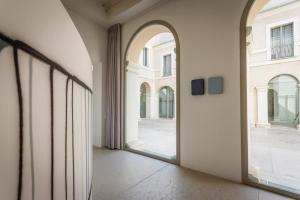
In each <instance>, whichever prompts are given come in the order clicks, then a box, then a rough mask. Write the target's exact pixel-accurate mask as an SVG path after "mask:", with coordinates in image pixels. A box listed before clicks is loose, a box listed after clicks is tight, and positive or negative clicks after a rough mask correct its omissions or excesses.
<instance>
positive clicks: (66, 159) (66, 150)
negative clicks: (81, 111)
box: [65, 77, 70, 200]
mask: <svg viewBox="0 0 300 200" xmlns="http://www.w3.org/2000/svg"><path fill="white" fill-rule="evenodd" d="M69 81H70V78H69V77H68V78H67V82H66V125H65V130H66V132H65V193H66V194H65V195H66V200H68V171H67V169H68V89H69Z"/></svg>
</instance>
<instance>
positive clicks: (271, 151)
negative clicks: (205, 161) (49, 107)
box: [241, 0, 300, 199]
mask: <svg viewBox="0 0 300 200" xmlns="http://www.w3.org/2000/svg"><path fill="white" fill-rule="evenodd" d="M299 7H300V1H292V0H282V1H278V0H250V1H249V2H248V4H247V6H246V8H245V11H244V14H243V17H242V21H241V105H242V109H241V116H242V150H243V157H242V161H243V182H244V183H246V184H249V185H252V186H255V187H259V188H263V189H266V190H270V191H273V192H278V193H281V194H284V195H287V196H291V197H293V198H296V199H298V198H299V197H300V184H299V183H300V174H299V171H300V165H299V163H300V159H299V155H300V148H299V147H300V142H298V141H300V140H299V139H300V136H299V128H300V126H299V82H298V80H299V78H300V70H299V65H300V54H299V51H300V48H299V45H297V43H298V41H299V40H300V35H299V32H300V31H299V27H300V24H299V18H300V14H299V13H300V9H299ZM295 147H296V148H295Z"/></svg>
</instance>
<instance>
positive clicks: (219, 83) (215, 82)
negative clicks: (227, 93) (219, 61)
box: [208, 76, 224, 94]
mask: <svg viewBox="0 0 300 200" xmlns="http://www.w3.org/2000/svg"><path fill="white" fill-rule="evenodd" d="M223 82H224V81H223V77H221V76H218V77H210V78H209V79H208V93H209V94H223Z"/></svg>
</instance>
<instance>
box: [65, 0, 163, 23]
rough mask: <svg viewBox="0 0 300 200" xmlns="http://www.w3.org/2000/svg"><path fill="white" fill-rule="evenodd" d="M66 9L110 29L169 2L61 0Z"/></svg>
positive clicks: (144, 0)
mask: <svg viewBox="0 0 300 200" xmlns="http://www.w3.org/2000/svg"><path fill="white" fill-rule="evenodd" d="M61 1H62V3H63V4H64V6H66V8H68V9H71V10H72V11H75V12H76V13H78V14H80V15H82V16H84V17H87V18H89V19H91V20H93V21H94V22H96V23H97V24H100V25H102V26H105V27H108V26H111V25H113V24H115V23H124V22H126V21H128V20H129V19H131V18H133V17H136V16H138V15H139V14H141V13H143V12H146V11H147V10H149V9H151V8H153V7H155V6H158V5H159V4H161V3H163V2H166V1H168V0H61Z"/></svg>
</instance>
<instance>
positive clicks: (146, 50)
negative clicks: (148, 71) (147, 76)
mask: <svg viewBox="0 0 300 200" xmlns="http://www.w3.org/2000/svg"><path fill="white" fill-rule="evenodd" d="M142 59H143V65H144V66H146V67H148V66H149V48H148V47H143V56H142Z"/></svg>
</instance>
